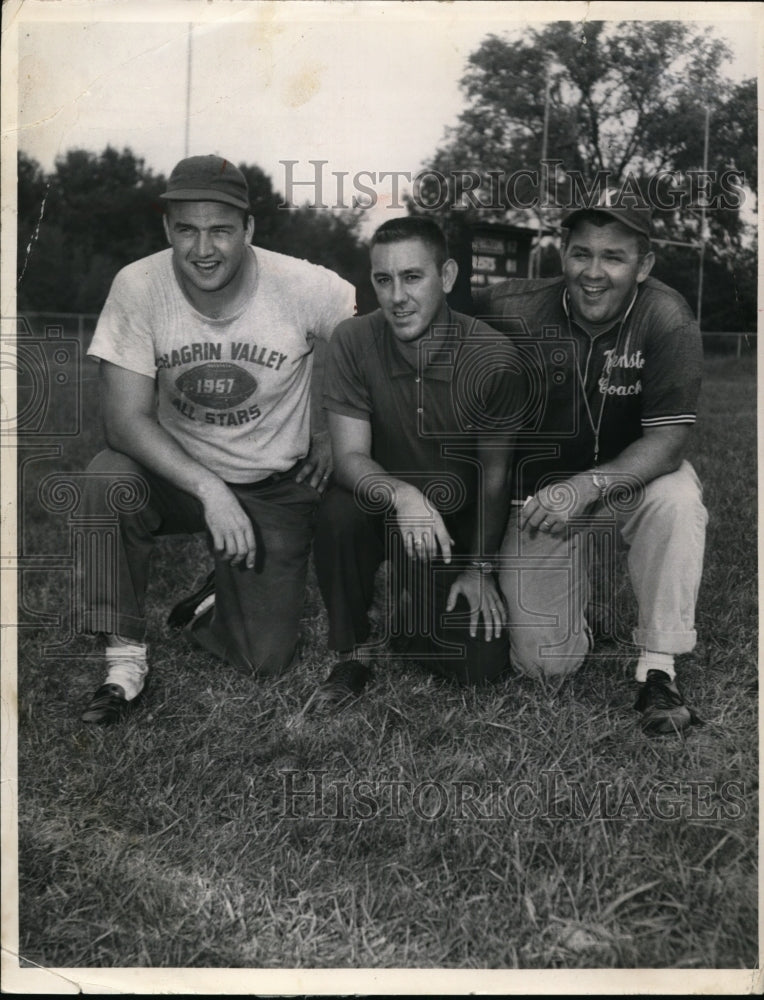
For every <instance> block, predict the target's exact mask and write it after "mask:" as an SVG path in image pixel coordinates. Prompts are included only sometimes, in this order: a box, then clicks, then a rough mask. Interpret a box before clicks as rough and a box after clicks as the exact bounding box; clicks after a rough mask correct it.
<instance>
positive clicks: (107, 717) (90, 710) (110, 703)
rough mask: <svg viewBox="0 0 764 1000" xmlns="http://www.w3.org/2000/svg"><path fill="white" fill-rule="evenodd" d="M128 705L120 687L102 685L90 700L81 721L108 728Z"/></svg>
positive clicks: (116, 685)
mask: <svg viewBox="0 0 764 1000" xmlns="http://www.w3.org/2000/svg"><path fill="white" fill-rule="evenodd" d="M133 700H135V699H133ZM130 704H131V702H129V701H128V700H127V698H125V691H124V688H122V686H121V685H119V684H102V685H101V687H99V689H98V690H97V691H96V693H95V694H94V695H93V697H92V698H91V699H90V704H89V705H88V707H87V708H86V709H85V711H84V712H83V713H82V715H81V719H82V721H83V722H97V723H101V724H102V725H107V726H108V725H111V723H112V722H116V721H117V719H120V718H121V717H122V716H123V715H124V713H125V712H126V711H127V707H128V705H130Z"/></svg>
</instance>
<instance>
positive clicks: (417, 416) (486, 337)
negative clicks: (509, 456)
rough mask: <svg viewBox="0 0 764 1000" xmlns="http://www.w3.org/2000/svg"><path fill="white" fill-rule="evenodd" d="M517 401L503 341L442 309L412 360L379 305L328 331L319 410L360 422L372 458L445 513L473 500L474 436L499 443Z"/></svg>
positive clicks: (519, 394)
mask: <svg viewBox="0 0 764 1000" xmlns="http://www.w3.org/2000/svg"><path fill="white" fill-rule="evenodd" d="M444 335H445V336H444ZM524 406H525V379H524V376H523V372H522V366H521V365H520V364H519V363H518V360H517V356H516V352H515V349H514V348H513V346H512V345H511V343H510V342H509V341H508V340H507V338H506V337H504V336H502V335H501V334H499V333H497V332H496V331H495V330H493V329H491V327H489V326H487V325H486V324H485V323H481V322H480V321H476V320H474V319H473V318H472V317H470V316H465V315H463V314H462V313H457V312H454V311H452V310H450V309H448V307H444V309H443V310H442V312H441V313H440V314H439V316H438V317H437V319H436V321H435V322H434V323H433V325H432V327H431V330H430V333H429V334H427V335H425V336H424V337H423V338H422V339H421V340H420V342H419V363H418V365H416V366H415V365H414V364H412V363H411V362H409V361H408V360H407V359H406V357H404V355H403V354H402V352H401V350H400V348H399V347H398V344H397V340H396V338H395V336H394V335H393V333H392V331H391V330H390V328H389V327H388V325H387V323H386V322H385V319H384V316H383V314H382V311H381V310H379V309H378V310H377V311H376V312H373V313H370V314H368V315H366V316H358V317H355V318H353V319H349V320H345V321H344V322H343V323H340V325H339V326H338V327H337V329H336V330H335V332H334V335H333V336H332V339H331V342H330V345H329V357H328V359H327V366H326V375H325V382H324V408H325V409H327V410H329V411H331V412H332V413H339V414H341V415H343V416H346V417H354V418H355V419H358V420H368V421H369V423H370V424H371V437H372V447H371V457H372V458H373V459H374V460H375V461H376V462H379V464H380V465H381V466H382V467H383V468H384V469H385V471H386V472H388V473H389V474H390V475H393V476H396V477H397V478H400V479H403V480H404V481H406V482H410V483H411V484H412V485H414V486H416V487H417V488H418V489H420V490H422V491H423V492H426V493H427V495H428V496H429V497H430V498H431V500H432V502H433V504H434V505H435V506H436V507H438V508H439V509H440V510H441V512H443V513H456V512H458V511H462V510H466V508H468V507H469V506H470V505H471V504H472V503H474V500H475V499H476V495H477V493H476V490H477V468H476V463H475V458H476V448H477V441H478V438H481V439H483V440H487V439H495V440H496V441H497V446H501V444H500V442H501V440H503V437H504V436H505V435H506V434H508V433H511V432H513V431H514V429H515V428H516V427H517V426H518V425H519V423H520V419H521V414H522V411H523V408H524Z"/></svg>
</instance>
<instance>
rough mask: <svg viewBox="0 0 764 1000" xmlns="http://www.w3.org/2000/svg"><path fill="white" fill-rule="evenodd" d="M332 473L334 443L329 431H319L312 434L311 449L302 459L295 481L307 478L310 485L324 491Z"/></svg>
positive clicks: (321, 491)
mask: <svg viewBox="0 0 764 1000" xmlns="http://www.w3.org/2000/svg"><path fill="white" fill-rule="evenodd" d="M331 473H332V443H331V441H330V439H329V432H328V431H317V432H316V433H314V434H311V436H310V451H309V452H308V454H307V455H306V456H305V458H304V459H303V460H302V465H301V466H300V470H299V472H298V473H297V475H296V476H295V477H294V478H295V482H297V483H301V482H303V481H304V480H306V479H307V481H308V485H309V486H312V487H313V489H314V490H318V492H319V493H323V492H324V490H325V489H326V484H327V482H328V481H329V476H330V475H331Z"/></svg>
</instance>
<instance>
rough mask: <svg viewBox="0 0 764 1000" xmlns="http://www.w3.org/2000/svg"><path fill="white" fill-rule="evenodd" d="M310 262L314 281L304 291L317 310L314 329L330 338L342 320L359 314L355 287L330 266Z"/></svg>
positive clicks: (320, 334) (322, 335) (306, 297)
mask: <svg viewBox="0 0 764 1000" xmlns="http://www.w3.org/2000/svg"><path fill="white" fill-rule="evenodd" d="M309 266H310V269H311V275H310V282H309V284H308V287H307V288H304V289H302V290H301V291H302V294H303V295H304V296H305V300H306V301H307V302H309V303H310V306H311V310H312V313H313V315H312V316H311V320H310V324H309V325H310V330H311V333H312V334H313V335H314V336H316V337H320V338H321V339H322V340H329V339H330V338H331V336H332V333H333V332H334V330H335V329H336V327H337V325H338V324H339V323H341V322H342V321H343V320H345V319H349V318H350V317H351V316H354V315H355V313H356V301H355V299H356V295H355V288H354V287H353V285H351V284H350V282H349V281H345V279H344V278H341V277H340V276H339V275H338V274H335V272H334V271H330V270H329V269H328V268H326V267H321V266H320V265H318V264H311V265H309Z"/></svg>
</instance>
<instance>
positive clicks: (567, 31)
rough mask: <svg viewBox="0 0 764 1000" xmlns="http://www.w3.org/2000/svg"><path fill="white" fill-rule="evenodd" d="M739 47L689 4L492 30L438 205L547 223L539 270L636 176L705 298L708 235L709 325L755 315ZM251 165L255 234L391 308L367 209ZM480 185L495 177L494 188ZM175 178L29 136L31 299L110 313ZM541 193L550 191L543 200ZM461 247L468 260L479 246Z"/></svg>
mask: <svg viewBox="0 0 764 1000" xmlns="http://www.w3.org/2000/svg"><path fill="white" fill-rule="evenodd" d="M729 58H730V52H729V50H728V49H727V47H726V46H725V44H724V43H722V42H721V41H720V40H719V39H718V38H714V37H712V36H711V35H710V34H709V32H708V31H707V30H706V31H701V30H699V29H698V28H695V27H693V26H690V25H688V24H684V23H681V22H672V21H654V22H628V21H627V22H620V23H617V24H614V23H612V22H601V21H600V22H597V21H585V22H583V23H572V22H555V23H552V24H549V25H547V26H545V27H544V28H542V29H531V28H529V29H527V30H526V31H524V32H523V33H522V34H521V35H520V36H519V37H518V38H516V39H514V40H508V39H506V38H500V37H498V36H496V35H489V36H488V37H487V38H486V39H485V40H484V41H483V42H482V43H481V44H480V46H479V47H478V48H477V49H476V51H475V52H473V53H472V55H471V56H470V57H469V60H468V63H467V68H466V71H465V73H464V76H463V78H462V80H461V86H462V89H463V91H464V94H465V98H466V105H465V109H464V111H463V112H462V113H461V114H460V116H459V118H458V121H457V124H456V125H455V126H454V127H453V128H450V129H447V130H446V133H445V136H444V140H443V142H442V144H441V145H440V147H439V148H438V149H437V150H436V151H435V153H434V154H433V156H432V157H431V158H430V160H429V162H428V164H427V167H428V168H430V169H431V170H432V171H433V172H434V173H435V174H436V175H437V177H438V178H440V179H441V180H439V182H438V183H439V186H442V179H443V178H447V182H448V184H449V185H451V186H452V189H451V190H449V192H448V197H447V198H446V199H445V205H444V204H442V203H441V204H439V205H438V207H437V208H434V209H432V211H433V212H434V214H436V215H437V216H438V217H439V218H440V220H441V221H442V222H443V223H444V226H445V228H446V229H447V231H449V232H450V233H459V234H461V236H462V238H464V234H465V233H468V232H469V226H470V225H471V224H473V223H475V222H477V221H480V222H486V221H497V222H498V221H503V222H511V223H513V224H518V225H521V226H525V227H528V228H531V229H533V230H534V232H537V231H540V232H541V233H542V239H541V241H540V244H539V246H538V249H537V258H536V270H537V273H540V274H541V275H551V274H555V273H559V258H558V254H557V249H556V242H557V237H556V233H557V229H558V227H559V221H560V218H561V215H562V208H561V207H560V206H562V205H564V204H566V203H569V202H570V199H571V197H572V196H573V193H574V191H575V190H578V191H579V192H580V191H581V190H582V189H584V190H593V189H595V188H596V184H597V182H598V178H601V177H608V178H610V179H611V180H614V181H620V182H622V183H623V182H625V181H627V182H628V183H630V184H635V185H637V187H638V188H639V189H640V190H641V191H642V192H643V193H644V194H645V195H646V196H647V197H648V198H649V199H650V200H651V202H652V203H653V204H654V206H655V211H654V230H655V235H656V237H657V238H658V239H659V241H660V242H659V243H658V245H657V247H656V249H657V264H656V267H655V268H654V270H653V274H654V275H655V276H656V277H658V278H660V279H661V280H664V281H666V282H667V283H668V284H670V285H672V286H673V287H674V288H676V289H677V290H678V291H680V292H681V293H682V294H683V295H684V296H685V297H686V298H687V300H688V302H689V303H690V304H691V305H692V306H693V308H694V307H695V305H696V299H697V289H698V281H699V267H698V258H699V253H698V248H699V245H700V242H701V240H702V239H703V240H704V242H705V246H706V251H705V259H704V268H703V274H704V285H703V300H702V318H703V323H702V325H703V328H704V330H711V331H712V330H755V329H756V304H757V303H756V272H757V266H756V244H755V239H754V236H755V233H754V231H753V226H752V224H751V222H750V218H751V214H752V213H750V212H748V213H746V211H745V210H743V209H744V208H745V205H743V206H742V208H741V204H740V202H741V200H742V202H747V204H748V206H750V207H752V208H753V207H754V203H755V199H756V194H757V135H758V133H757V127H758V118H757V99H756V81H755V80H744V81H742V82H740V83H736V84H735V83H732V82H730V81H729V80H728V79H727V78H726V77H725V76H724V73H723V66H724V63H725V61H727V60H728V59H729ZM706 121H708V147H707V152H706V149H705V136H706ZM704 160H706V161H707V162H706V166H707V174H705V175H703V172H702V168H703V165H704ZM542 161H543V163H542ZM239 166H240V169H241V170H242V171H243V173H244V174H245V176H246V178H247V181H248V183H249V187H250V195H251V203H252V208H253V214H254V216H255V220H256V227H255V235H254V239H253V242H254V243H255V244H256V245H257V246H262V247H265V248H267V249H271V250H276V251H280V252H282V253H287V254H292V255H294V256H297V257H303V258H305V259H307V260H310V261H312V262H313V263H317V264H323V265H324V266H326V267H330V268H332V269H333V270H335V271H337V272H338V273H339V274H341V275H342V276H343V277H344V278H346V279H347V280H349V281H351V282H352V283H353V284H354V285H355V286H356V287H357V288H358V290H359V309H360V311H368V310H369V309H372V308H374V305H375V302H374V296H373V293H372V290H371V286H370V282H369V277H368V253H367V249H366V245H365V240H364V239H363V237H362V235H361V220H362V216H363V213H362V211H361V210H346V211H343V212H340V213H332V212H329V211H318V210H315V209H312V208H309V207H307V206H302V207H295V206H293V207H290V208H288V209H285V208H283V207H279V206H280V205H283V204H284V199H283V198H282V196H281V195H280V194H279V193H278V192H277V191H274V189H273V186H272V183H271V181H270V179H269V177H268V176H267V175H266V174H265V173H264V172H263V171H262V170H261V169H260V168H259V167H258V166H255V165H251V164H239ZM496 178H503V179H504V180H505V183H504V184H503V185H502V184H499V185H498V186H496V184H495V181H496ZM506 178H512V179H513V184H512V186H511V189H510V187H509V186H508V185H507V183H506ZM476 188H479V189H480V190H481V191H489V192H491V194H490V197H489V198H488V200H487V201H485V200H480V199H478V198H476V197H475V195H474V193H472V192H474V190H475V189H476ZM164 189H165V177H164V176H163V175H162V174H155V173H153V172H152V171H151V169H150V168H148V167H147V166H146V165H145V163H144V161H143V160H141V159H139V158H138V157H136V156H135V155H134V154H133V153H132V152H131V150H129V149H123V150H121V151H118V150H116V149H113V148H111V147H107V148H106V149H105V150H104V151H103V152H102V153H100V154H96V153H92V152H88V151H86V150H82V149H75V150H70V151H69V152H67V153H66V154H65V155H63V156H61V157H59V158H58V159H57V160H56V163H55V168H54V170H53V171H52V172H51V173H49V174H46V173H45V172H44V171H43V170H42V169H41V167H40V165H39V164H38V163H36V162H35V161H34V160H33V159H31V158H29V157H28V156H26V155H25V154H24V153H21V154H20V155H19V163H18V305H19V309H20V310H22V311H23V310H30V311H56V310H60V311H68V312H98V311H99V310H100V308H101V306H102V305H103V302H104V300H105V297H106V294H107V292H108V289H109V286H110V284H111V281H112V279H113V277H114V275H115V274H116V272H117V270H119V268H120V267H122V266H124V265H125V264H127V263H129V262H130V261H133V260H136V259H137V258H139V257H142V256H145V255H147V254H150V253H154V252H156V251H158V250H160V249H163V248H164V246H165V245H166V241H165V237H164V232H163V229H162V225H161V212H162V202H161V201H160V199H159V195H160V194H161V193H162V191H163V190H164ZM441 193H442V192H441V191H439V192H438V194H441ZM736 194H737V195H738V196H742V198H741V197H738V199H737V201H736V199H735V195H736ZM427 197H428V191H427V183H424V184H423V186H422V190H421V191H420V192H419V197H418V198H417V201H416V203H414V201H413V200H409V203H408V210H409V211H410V212H421V211H428V209H427V207H426V206H427ZM534 198H535V199H536V201H537V203H538V205H539V207H535V208H534V207H526V206H529V205H531V206H532V205H533V203H534ZM703 199H705V200H706V202H707V203H708V204H709V205H710V206H711V207H710V208H708V210H707V211H705V212H703V211H701V209H700V205H701V203H702V200H703ZM440 201H441V202H442V201H443V199H440ZM459 258H460V260H462V261H465V260H466V262H467V264H468V263H469V259H470V257H469V251H467V252H466V254H465V252H464V247H462V248H461V253H460V254H459Z"/></svg>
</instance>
